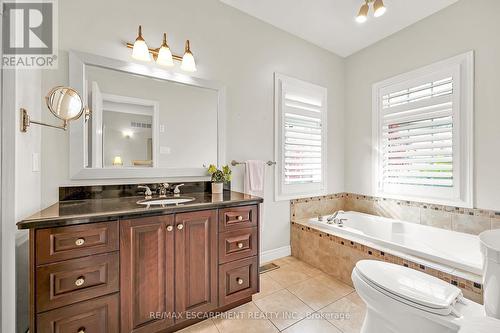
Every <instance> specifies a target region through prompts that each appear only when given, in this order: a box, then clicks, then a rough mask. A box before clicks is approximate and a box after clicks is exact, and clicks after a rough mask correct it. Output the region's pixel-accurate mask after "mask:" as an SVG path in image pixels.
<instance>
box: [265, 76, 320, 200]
mask: <svg viewBox="0 0 500 333" xmlns="http://www.w3.org/2000/svg"><path fill="white" fill-rule="evenodd" d="M274 82H275V126H276V128H275V155H276V161H277V165H276V178H275V179H276V184H275V185H276V186H275V191H276V200H287V199H293V198H299V197H304V196H311V195H321V194H324V191H325V184H326V181H325V179H326V137H327V135H326V133H327V132H326V112H327V101H326V88H323V87H320V86H317V85H314V84H311V83H308V82H304V81H301V80H298V79H294V78H290V77H287V76H285V75H281V74H275V81H274Z"/></svg>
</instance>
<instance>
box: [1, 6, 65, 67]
mask: <svg viewBox="0 0 500 333" xmlns="http://www.w3.org/2000/svg"><path fill="white" fill-rule="evenodd" d="M3 6H4V8H3V20H2V21H3V26H2V31H3V33H2V34H3V35H2V44H3V45H2V47H3V56H2V66H3V67H4V68H54V69H55V68H57V40H58V38H57V31H58V30H57V2H56V0H29V1H28V0H17V1H5V2H4V5H3Z"/></svg>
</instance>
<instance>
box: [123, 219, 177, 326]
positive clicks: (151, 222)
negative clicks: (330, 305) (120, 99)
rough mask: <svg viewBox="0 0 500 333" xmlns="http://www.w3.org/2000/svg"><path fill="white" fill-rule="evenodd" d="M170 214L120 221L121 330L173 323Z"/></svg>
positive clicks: (172, 246)
mask: <svg viewBox="0 0 500 333" xmlns="http://www.w3.org/2000/svg"><path fill="white" fill-rule="evenodd" d="M173 252H174V232H173V216H172V215H166V216H165V215H164V216H155V217H147V218H140V219H131V220H125V221H121V222H120V263H121V269H120V286H121V288H120V298H121V330H120V331H121V332H156V331H158V330H162V329H165V328H167V327H169V326H171V325H172V324H173V311H174V253H173Z"/></svg>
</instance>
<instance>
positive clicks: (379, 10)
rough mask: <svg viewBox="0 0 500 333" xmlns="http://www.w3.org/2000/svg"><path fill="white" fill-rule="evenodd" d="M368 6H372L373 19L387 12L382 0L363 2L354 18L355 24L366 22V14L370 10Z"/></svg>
mask: <svg viewBox="0 0 500 333" xmlns="http://www.w3.org/2000/svg"><path fill="white" fill-rule="evenodd" d="M370 4H373V16H375V17H380V16H382V15H384V14H385V12H386V11H387V7H385V6H384V1H383V0H365V3H364V4H362V5H361V8H360V9H359V12H358V15H357V16H356V22H358V23H364V22H366V20H367V19H368V12H369V10H370Z"/></svg>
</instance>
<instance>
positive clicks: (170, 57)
mask: <svg viewBox="0 0 500 333" xmlns="http://www.w3.org/2000/svg"><path fill="white" fill-rule="evenodd" d="M126 46H127V47H128V48H129V49H132V58H134V59H136V60H140V61H151V56H152V57H153V59H154V60H155V61H156V63H157V64H158V65H161V66H167V67H171V66H173V65H174V60H175V61H178V62H181V69H182V70H184V71H187V72H195V71H196V62H195V60H194V57H193V53H192V52H191V47H190V43H189V40H187V41H186V46H185V49H184V56H182V57H181V56H179V55H175V54H172V52H171V51H170V48H169V46H168V44H167V34H166V33H164V34H163V41H162V44H161V46H160V47H159V48H157V49H150V48H148V46H147V44H146V41H145V40H144V37H142V26H139V34H138V36H137V38H136V40H135V42H134V44H132V43H126Z"/></svg>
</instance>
